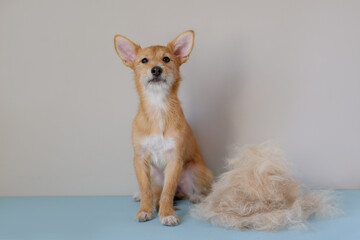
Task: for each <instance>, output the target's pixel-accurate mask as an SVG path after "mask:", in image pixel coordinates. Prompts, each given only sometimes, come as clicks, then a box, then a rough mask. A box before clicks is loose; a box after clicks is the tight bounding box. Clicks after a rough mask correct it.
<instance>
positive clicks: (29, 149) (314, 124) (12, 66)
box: [0, 0, 360, 196]
mask: <svg viewBox="0 0 360 240" xmlns="http://www.w3.org/2000/svg"><path fill="white" fill-rule="evenodd" d="M359 22H360V1H356V0H354V1H350V0H349V1H344V0H338V1H332V0H324V1H318V0H304V1H291V0H274V1H267V0H261V1H260V0H248V1H194V0H181V1H168V0H164V1H158V0H152V1H119V0H117V1H85V0H83V1H77V0H71V1H70V0H64V1H53V0H50V1H35V0H27V1H25V0H24V1H10V0H6V1H4V0H1V1H0V196H39V195H50V196H53V195H117V194H121V195H127V194H132V193H133V192H134V191H135V190H136V189H137V182H136V179H135V174H134V170H133V165H132V157H133V152H132V146H131V140H130V136H131V122H132V119H133V117H134V116H135V113H136V111H137V105H138V98H137V94H136V91H135V86H134V82H133V79H132V77H133V75H132V72H131V69H129V68H126V67H125V66H124V65H123V64H122V62H121V60H120V59H119V57H118V56H117V54H116V53H115V50H114V46H113V36H114V35H115V34H122V35H125V36H127V37H128V38H130V39H132V40H133V41H134V42H136V43H138V44H140V45H141V46H144V47H146V46H149V45H154V44H157V45H158V44H160V45H164V44H167V43H168V42H170V41H171V40H172V39H173V38H175V37H176V36H177V35H178V34H180V33H181V32H183V31H185V30H187V29H193V30H195V48H194V51H193V52H192V54H191V56H190V60H189V61H188V62H187V63H186V64H184V65H183V66H182V68H181V71H182V76H183V82H182V86H181V89H180V93H179V97H180V100H181V101H182V106H183V109H184V112H185V115H186V117H187V119H188V122H189V124H190V125H191V127H192V128H193V130H194V133H195V135H196V137H197V139H198V142H199V144H200V147H201V149H202V152H203V155H204V158H205V161H206V162H207V163H208V165H209V167H210V168H211V169H212V170H213V171H214V173H215V174H216V175H218V174H220V173H222V172H223V171H224V161H225V159H226V158H227V157H228V156H229V154H228V153H229V149H231V147H232V146H234V145H237V144H238V145H243V144H246V143H261V142H263V141H266V140H269V139H272V140H273V141H275V142H276V143H278V145H279V146H280V147H281V148H283V149H284V151H285V152H286V155H287V158H288V159H289V161H290V162H291V163H292V166H293V173H294V175H295V176H296V177H297V178H298V179H299V180H300V181H301V182H302V183H304V184H307V185H309V186H310V187H314V188H345V189H356V188H357V189H358V188H360V174H359V170H360V151H359V149H360V146H359V144H360V94H359V93H360V44H359V43H360V27H359Z"/></svg>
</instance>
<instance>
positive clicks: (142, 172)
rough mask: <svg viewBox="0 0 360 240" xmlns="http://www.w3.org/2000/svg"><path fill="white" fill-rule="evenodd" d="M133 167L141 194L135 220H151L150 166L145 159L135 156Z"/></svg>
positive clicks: (152, 207)
mask: <svg viewBox="0 0 360 240" xmlns="http://www.w3.org/2000/svg"><path fill="white" fill-rule="evenodd" d="M134 167H135V173H136V178H137V180H138V184H139V188H140V192H141V202H140V210H139V211H138V212H137V213H136V216H135V218H136V220H138V221H139V222H145V221H148V220H151V219H152V217H153V209H154V206H153V197H152V190H151V180H150V165H149V162H148V161H147V159H146V158H141V157H139V156H135V157H134Z"/></svg>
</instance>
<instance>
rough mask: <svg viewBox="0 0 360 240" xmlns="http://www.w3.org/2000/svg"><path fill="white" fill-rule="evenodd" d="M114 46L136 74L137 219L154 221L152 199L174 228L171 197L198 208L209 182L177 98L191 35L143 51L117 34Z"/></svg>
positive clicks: (176, 219)
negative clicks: (139, 197)
mask: <svg viewBox="0 0 360 240" xmlns="http://www.w3.org/2000/svg"><path fill="white" fill-rule="evenodd" d="M114 43H115V49H116V52H117V54H118V55H119V56H120V58H121V59H122V61H123V62H124V64H125V65H126V66H128V67H130V68H131V69H133V71H134V73H135V85H136V89H137V92H138V94H139V97H140V104H139V109H138V113H137V115H136V117H135V119H134V121H133V126H132V144H133V147H134V167H135V172H136V177H137V180H138V183H139V188H140V192H141V204H140V210H139V211H138V212H137V213H136V219H137V220H138V221H140V222H142V221H148V220H150V219H152V217H153V209H154V204H153V199H155V206H156V209H157V210H158V212H159V215H160V220H161V223H162V224H164V225H168V226H173V225H177V224H178V223H179V218H178V217H177V216H176V214H175V212H174V209H173V199H174V196H176V197H179V198H189V199H190V201H191V202H193V203H197V202H199V201H201V199H202V198H204V197H205V196H206V195H207V194H208V193H209V192H210V189H211V185H212V182H213V178H212V174H211V172H210V170H209V169H208V168H207V167H206V165H205V163H204V160H203V158H202V155H201V152H200V149H199V146H198V144H197V142H196V139H195V137H194V134H193V132H192V130H191V128H190V127H189V125H188V123H187V122H186V119H185V117H184V113H183V111H182V109H181V106H180V101H179V99H178V97H177V92H178V88H179V85H180V82H181V76H180V70H179V68H180V65H181V64H183V63H185V62H186V61H187V60H188V58H189V55H190V53H191V51H192V48H193V44H194V32H193V31H186V32H184V33H182V34H180V35H179V36H178V37H177V38H175V40H173V41H172V42H170V43H169V44H168V45H167V46H151V47H147V48H144V49H142V48H141V47H140V46H139V45H137V44H135V43H133V42H132V41H130V40H129V39H127V38H126V37H124V36H121V35H116V36H115V38H114Z"/></svg>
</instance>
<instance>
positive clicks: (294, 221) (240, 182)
mask: <svg viewBox="0 0 360 240" xmlns="http://www.w3.org/2000/svg"><path fill="white" fill-rule="evenodd" d="M331 200H332V197H331V195H330V193H329V192H322V191H309V190H306V189H305V188H304V187H303V186H301V185H300V184H299V182H298V181H296V180H295V178H293V177H292V176H291V174H290V167H289V164H288V163H287V162H286V161H285V158H284V153H283V152H282V151H281V150H280V149H278V148H276V147H274V146H273V145H272V144H270V143H264V144H260V145H247V146H245V147H243V148H241V149H240V151H238V152H237V154H235V157H233V158H231V159H230V160H228V171H227V172H225V173H224V174H222V175H221V176H220V177H219V180H218V181H217V182H216V183H215V184H214V185H213V189H212V192H211V193H210V194H209V195H208V196H207V197H206V198H205V199H204V200H203V201H202V202H201V203H199V204H197V205H195V206H194V207H193V208H192V209H191V215H192V216H193V217H195V218H197V219H200V220H204V221H208V222H210V223H211V224H213V225H216V226H221V227H225V228H230V229H236V230H256V231H279V230H284V229H294V228H295V229H306V227H307V219H308V218H309V216H311V215H315V216H316V217H321V218H326V217H331V216H334V215H337V214H338V213H340V210H339V209H338V208H337V207H335V205H334V204H333V203H331Z"/></svg>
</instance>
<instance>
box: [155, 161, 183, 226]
mask: <svg viewBox="0 0 360 240" xmlns="http://www.w3.org/2000/svg"><path fill="white" fill-rule="evenodd" d="M182 168H183V162H182V160H181V158H180V157H179V156H176V157H175V158H171V159H169V160H168V162H167V164H166V168H165V179H164V187H163V191H162V193H161V197H160V209H159V215H160V220H161V223H162V224H164V225H167V226H175V225H178V224H179V218H178V216H176V214H175V212H174V206H173V201H174V195H175V191H176V187H177V184H178V181H179V178H180V174H181V171H182Z"/></svg>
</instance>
